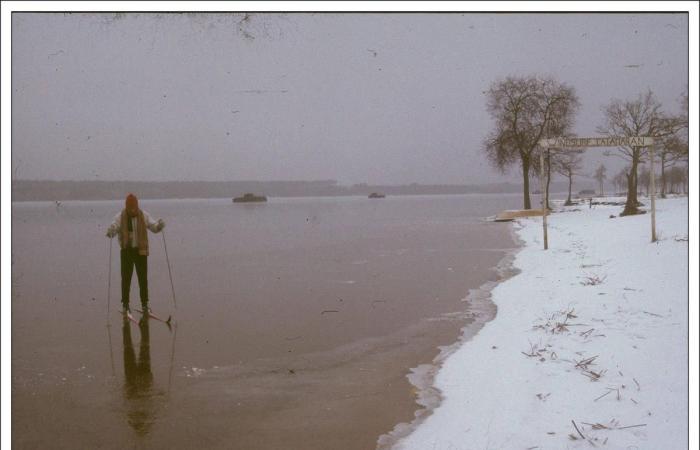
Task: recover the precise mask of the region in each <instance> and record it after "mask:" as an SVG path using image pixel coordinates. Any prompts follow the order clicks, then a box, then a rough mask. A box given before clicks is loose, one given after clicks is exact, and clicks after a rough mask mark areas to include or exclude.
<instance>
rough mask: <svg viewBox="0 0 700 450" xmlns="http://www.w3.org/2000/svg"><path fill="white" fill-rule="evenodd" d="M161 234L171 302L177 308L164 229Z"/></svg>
mask: <svg viewBox="0 0 700 450" xmlns="http://www.w3.org/2000/svg"><path fill="white" fill-rule="evenodd" d="M160 232H161V233H162V235H163V247H164V248H165V260H166V261H167V262H168V275H169V276H170V289H172V291H173V304H174V305H175V309H176V310H177V301H176V300H175V286H174V285H173V274H172V272H171V271H170V258H168V245H167V244H166V243H165V231H163V230H161V231H160Z"/></svg>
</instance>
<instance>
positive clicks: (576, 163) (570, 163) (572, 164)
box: [553, 148, 584, 206]
mask: <svg viewBox="0 0 700 450" xmlns="http://www.w3.org/2000/svg"><path fill="white" fill-rule="evenodd" d="M583 150H584V149H580V148H562V149H560V150H558V151H557V153H556V156H555V157H554V163H553V164H554V166H553V167H554V170H555V171H556V172H557V173H559V174H561V175H563V176H565V177H566V178H568V180H569V196H568V197H567V198H566V203H564V205H566V206H569V205H571V204H572V203H571V186H572V184H573V182H574V175H578V171H579V170H580V169H581V154H582V153H583Z"/></svg>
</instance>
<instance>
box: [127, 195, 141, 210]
mask: <svg viewBox="0 0 700 450" xmlns="http://www.w3.org/2000/svg"><path fill="white" fill-rule="evenodd" d="M126 207H127V208H138V207H139V201H138V200H137V199H136V196H135V195H134V194H131V193H130V194H129V195H127V196H126Z"/></svg>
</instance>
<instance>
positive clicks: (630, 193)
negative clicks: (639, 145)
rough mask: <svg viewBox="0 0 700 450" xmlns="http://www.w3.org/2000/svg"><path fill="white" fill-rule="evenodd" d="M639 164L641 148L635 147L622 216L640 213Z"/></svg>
mask: <svg viewBox="0 0 700 450" xmlns="http://www.w3.org/2000/svg"><path fill="white" fill-rule="evenodd" d="M638 164H639V149H634V151H633V152H632V167H630V172H629V173H628V174H627V201H626V202H625V209H624V210H623V211H622V212H621V213H620V216H631V215H634V214H639V209H638V208H637V203H638V202H637V165H638Z"/></svg>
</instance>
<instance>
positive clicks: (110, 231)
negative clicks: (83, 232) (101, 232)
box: [105, 228, 117, 239]
mask: <svg viewBox="0 0 700 450" xmlns="http://www.w3.org/2000/svg"><path fill="white" fill-rule="evenodd" d="M116 235H117V231H116V230H114V229H112V228H108V229H107V234H105V236H107V237H108V238H110V239H112V238H113V237H114V236H116Z"/></svg>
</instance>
